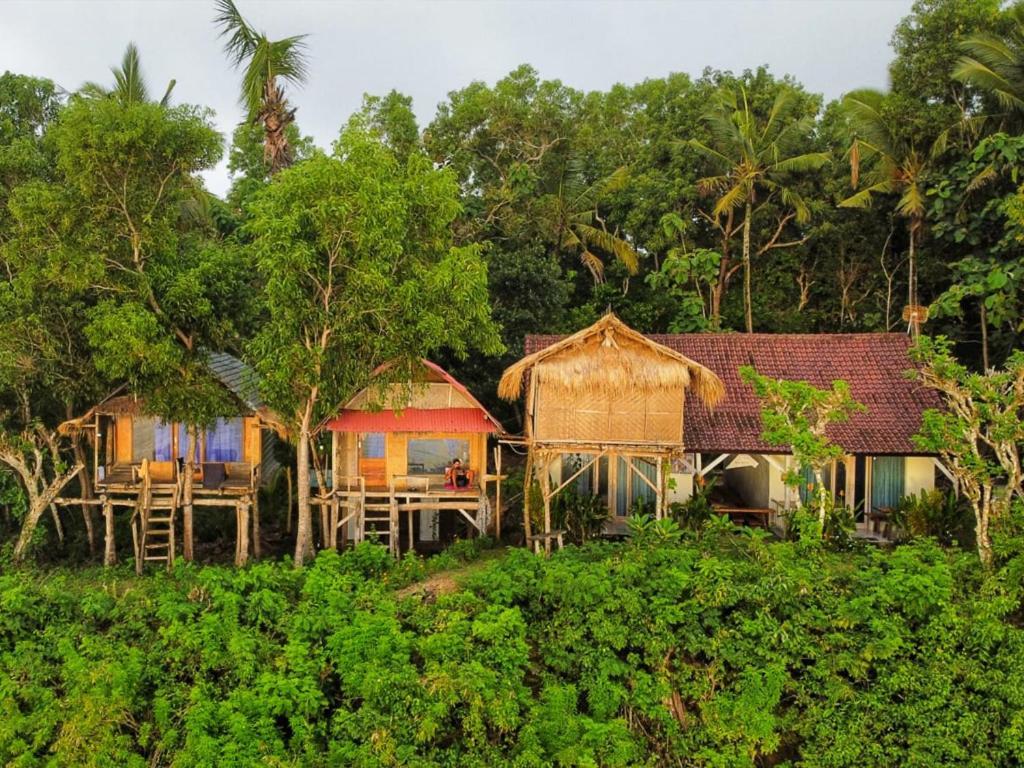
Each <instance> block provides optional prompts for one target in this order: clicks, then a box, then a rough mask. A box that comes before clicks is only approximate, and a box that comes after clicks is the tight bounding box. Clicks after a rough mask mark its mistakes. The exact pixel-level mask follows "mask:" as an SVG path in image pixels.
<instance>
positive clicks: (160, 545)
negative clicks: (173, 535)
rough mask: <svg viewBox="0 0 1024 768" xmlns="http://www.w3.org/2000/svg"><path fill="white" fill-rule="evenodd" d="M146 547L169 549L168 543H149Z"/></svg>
mask: <svg viewBox="0 0 1024 768" xmlns="http://www.w3.org/2000/svg"><path fill="white" fill-rule="evenodd" d="M146 549H167V544H166V542H165V543H163V544H147V545H146Z"/></svg>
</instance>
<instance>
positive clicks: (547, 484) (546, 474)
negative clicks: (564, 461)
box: [540, 455, 551, 555]
mask: <svg viewBox="0 0 1024 768" xmlns="http://www.w3.org/2000/svg"><path fill="white" fill-rule="evenodd" d="M550 470H551V457H550V455H545V457H544V463H543V465H542V467H541V475H540V492H541V495H542V496H543V497H544V553H545V554H548V555H550V554H551V538H550V537H551V472H550Z"/></svg>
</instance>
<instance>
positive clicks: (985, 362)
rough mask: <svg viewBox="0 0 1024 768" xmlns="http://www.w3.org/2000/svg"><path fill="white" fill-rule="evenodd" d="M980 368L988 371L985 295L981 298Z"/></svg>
mask: <svg viewBox="0 0 1024 768" xmlns="http://www.w3.org/2000/svg"><path fill="white" fill-rule="evenodd" d="M980 312H981V370H982V371H984V372H985V373H988V308H987V307H986V306H985V297H984V296H982V298H981V307H980Z"/></svg>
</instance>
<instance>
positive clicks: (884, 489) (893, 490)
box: [871, 456, 904, 509]
mask: <svg viewBox="0 0 1024 768" xmlns="http://www.w3.org/2000/svg"><path fill="white" fill-rule="evenodd" d="M903 473H904V466H903V457H902V456H876V457H875V458H874V459H873V460H872V462H871V506H872V507H874V508H875V509H879V508H880V507H895V506H896V505H897V504H898V503H899V500H900V499H901V498H902V497H903Z"/></svg>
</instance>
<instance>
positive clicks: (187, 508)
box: [171, 425, 199, 562]
mask: <svg viewBox="0 0 1024 768" xmlns="http://www.w3.org/2000/svg"><path fill="white" fill-rule="evenodd" d="M198 442H199V435H198V430H197V429H196V428H195V426H193V425H190V426H189V427H188V439H187V440H186V443H188V448H187V451H186V453H185V477H184V482H183V483H182V497H183V498H182V502H183V503H182V507H181V539H182V541H181V556H182V557H183V558H184V559H185V560H187V561H189V562H191V560H192V543H193V542H192V538H193V537H192V513H193V505H192V492H193V485H194V479H193V475H195V466H196V465H195V457H196V445H197V444H198ZM171 525H174V521H173V520H172V521H171Z"/></svg>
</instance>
